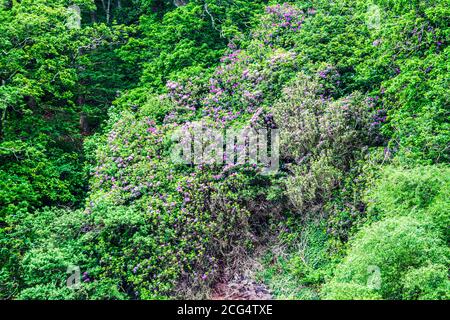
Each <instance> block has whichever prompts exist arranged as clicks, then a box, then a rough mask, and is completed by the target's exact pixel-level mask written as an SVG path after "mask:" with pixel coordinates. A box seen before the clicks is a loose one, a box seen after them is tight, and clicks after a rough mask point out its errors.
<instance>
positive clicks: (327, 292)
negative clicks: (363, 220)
mask: <svg viewBox="0 0 450 320" xmlns="http://www.w3.org/2000/svg"><path fill="white" fill-rule="evenodd" d="M448 257H449V250H448V248H447V247H446V246H445V244H444V242H443V241H442V240H441V239H440V237H439V234H437V233H436V232H435V231H434V230H432V229H431V228H430V227H429V226H428V225H427V223H426V222H423V221H419V220H417V219H414V218H412V217H395V218H386V219H384V220H382V221H379V222H375V223H373V224H372V225H370V226H367V227H365V228H363V229H362V230H361V231H360V232H359V233H358V234H357V236H356V238H355V239H354V240H353V241H352V242H351V246H350V249H349V253H348V255H347V256H346V257H345V259H344V261H343V262H342V263H341V264H340V265H339V266H338V267H337V269H336V272H335V275H334V277H333V278H332V279H331V280H330V281H329V282H328V283H327V284H326V285H325V286H324V288H323V292H322V294H323V296H324V298H326V299H334V298H338V297H340V296H341V294H340V292H341V290H340V289H339V287H341V286H342V285H343V284H351V285H357V286H369V287H370V285H371V281H372V280H373V278H372V275H373V273H371V272H372V271H373V270H375V269H377V270H379V271H380V273H379V276H380V278H379V279H378V280H379V284H380V286H379V288H378V287H377V286H375V287H373V286H372V288H373V289H374V290H376V293H377V294H378V295H379V296H380V297H382V298H383V299H401V298H402V297H403V294H404V292H405V290H406V289H405V283H402V279H404V278H405V277H407V279H410V276H408V274H410V275H411V274H412V273H411V272H412V271H411V270H419V269H420V268H423V267H425V266H428V265H429V264H430V263H433V264H442V265H447V264H448ZM415 274H416V275H419V274H422V275H423V276H425V275H426V273H425V272H422V273H420V272H416V273H415ZM426 279H429V277H428V278H427V277H424V278H420V280H417V281H418V282H417V283H422V285H421V286H422V287H424V286H433V284H432V283H429V282H428V280H426ZM375 280H377V279H375ZM423 282H425V283H423ZM407 283H408V286H411V284H409V282H408V281H407ZM358 288H359V287H358ZM408 290H409V289H408ZM359 294H360V291H359V290H356V291H355V292H349V294H348V295H347V297H349V296H351V297H352V298H354V299H359V298H360V296H359ZM364 296H365V294H364V295H363V297H364Z"/></svg>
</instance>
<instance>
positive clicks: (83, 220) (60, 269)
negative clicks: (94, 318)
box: [0, 0, 450, 299]
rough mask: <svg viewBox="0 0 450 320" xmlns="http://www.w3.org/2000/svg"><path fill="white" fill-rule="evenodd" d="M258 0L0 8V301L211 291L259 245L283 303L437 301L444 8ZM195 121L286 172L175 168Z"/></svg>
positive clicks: (380, 0) (443, 276) (442, 240)
mask: <svg viewBox="0 0 450 320" xmlns="http://www.w3.org/2000/svg"><path fill="white" fill-rule="evenodd" d="M267 2H268V1H264V0H258V1H246V0H237V1H231V0H192V1H172V0H121V1H112V0H111V1H110V0H105V1H100V0H95V1H91V0H77V1H65V0H53V1H49V0H22V1H2V2H1V4H0V20H1V21H2V23H1V25H0V51H1V52H2V54H1V55H0V298H2V299H167V298H174V297H182V298H194V297H195V298H204V297H208V293H209V292H210V290H211V287H212V286H214V285H215V284H216V283H217V281H218V279H221V280H222V279H223V278H227V277H230V276H231V275H233V274H234V273H235V272H240V268H241V267H242V265H244V264H245V261H243V260H245V257H247V256H251V255H252V254H253V253H254V249H255V248H258V249H260V248H267V249H268V250H267V251H269V252H267V253H266V254H265V255H264V258H263V266H264V268H263V270H261V272H260V273H259V278H260V280H262V281H264V282H266V283H267V284H268V285H269V286H270V287H271V289H272V291H273V294H274V295H275V297H279V298H280V297H281V298H293V299H318V298H326V299H448V298H449V281H448V258H449V255H448V254H449V252H448V246H446V244H447V245H448V241H449V233H448V231H449V230H448V226H449V223H450V220H449V212H450V208H449V200H448V199H449V198H450V195H449V192H448V190H449V177H450V175H449V174H450V173H449V169H448V166H447V163H448V161H449V148H448V144H449V140H450V137H449V132H450V130H449V122H448V119H449V112H448V105H449V101H448V98H449V95H448V86H449V83H448V73H449V72H448V71H449V70H448V62H447V61H448V55H449V49H448V36H449V27H448V16H449V13H450V11H449V6H448V1H447V0H437V1H432V2H430V1H425V0H414V1H403V0H375V1H372V2H367V1H362V0H343V1H334V2H330V1H328V0H319V1H292V2H288V3H278V2H277V1H270V2H269V5H266V3H267ZM69 5H78V6H79V7H80V8H81V25H80V26H79V27H78V26H77V25H74V24H70V23H68V22H69V20H70V17H69V11H68V9H67V7H68V6H69ZM196 123H201V124H202V126H204V128H205V129H218V130H225V129H226V130H232V129H241V128H254V129H279V130H280V138H281V139H280V140H281V141H280V151H281V159H280V160H281V161H280V171H279V172H278V173H275V174H271V175H262V174H261V170H262V169H264V168H263V167H262V166H258V165H257V166H253V165H249V164H243V165H241V164H237V165H234V164H232V165H222V164H211V163H207V161H203V162H202V161H197V160H201V159H194V160H196V162H195V164H189V163H179V162H176V161H174V157H173V152H174V149H175V148H176V143H177V141H176V140H177V139H176V137H177V135H179V133H180V132H193V130H194V124H196ZM225 158H226V157H225ZM203 160H205V159H203ZM89 172H90V173H91V175H92V176H91V178H89V177H88V173H89ZM349 239H350V241H349ZM71 266H77V267H79V268H80V271H81V275H80V277H81V278H80V280H81V284H80V286H79V287H76V288H74V287H68V286H67V282H66V281H67V279H68V276H69V274H68V273H67V272H68V271H67V270H68V268H69V267H71ZM377 270H379V271H380V274H379V275H380V277H381V282H380V283H379V284H380V286H377V284H378V282H377V278H376V276H377V272H378V271H377ZM374 277H375V278H374Z"/></svg>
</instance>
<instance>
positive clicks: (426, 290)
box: [402, 264, 450, 300]
mask: <svg viewBox="0 0 450 320" xmlns="http://www.w3.org/2000/svg"><path fill="white" fill-rule="evenodd" d="M402 283H403V296H402V298H403V299H404V300H448V299H449V298H450V280H449V279H448V268H447V266H446V265H436V264H435V265H433V264H432V265H428V266H424V267H422V268H418V269H412V270H410V271H408V272H407V273H406V275H405V276H404V278H403V279H402Z"/></svg>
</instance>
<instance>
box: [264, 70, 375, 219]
mask: <svg viewBox="0 0 450 320" xmlns="http://www.w3.org/2000/svg"><path fill="white" fill-rule="evenodd" d="M320 88H321V86H320V85H319V83H318V81H317V79H316V78H313V77H307V76H305V75H304V74H302V73H300V74H298V76H297V78H296V79H295V80H294V81H293V83H292V84H290V85H289V86H287V87H286V88H285V89H284V96H283V97H282V98H281V99H280V100H279V101H278V102H277V103H276V104H275V105H274V106H273V114H274V120H275V123H276V124H277V126H278V127H279V129H280V152H281V156H282V157H283V158H284V160H285V161H286V162H290V167H289V169H290V170H291V171H292V173H293V175H292V176H291V177H289V178H288V180H287V182H286V186H287V194H288V197H289V198H290V199H291V202H292V203H293V204H294V206H295V207H296V209H297V210H299V211H305V208H308V207H309V208H311V207H312V206H313V205H315V204H316V205H317V204H320V203H324V202H325V201H327V200H329V198H330V196H331V194H332V191H333V190H334V189H335V187H336V186H337V185H338V184H339V183H340V180H341V177H342V175H343V173H344V172H346V171H348V170H349V169H350V168H351V166H352V165H353V164H354V161H355V159H357V158H358V155H359V154H360V153H361V149H363V150H364V148H365V147H366V146H368V145H369V144H370V141H369V137H370V129H369V128H370V126H369V123H370V111H369V106H368V104H367V103H366V102H365V101H364V99H363V96H362V95H360V94H354V95H352V96H349V97H347V98H344V99H340V100H337V101H333V100H332V99H331V98H324V97H320Z"/></svg>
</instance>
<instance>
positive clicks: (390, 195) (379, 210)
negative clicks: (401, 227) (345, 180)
mask: <svg viewBox="0 0 450 320" xmlns="http://www.w3.org/2000/svg"><path fill="white" fill-rule="evenodd" d="M449 190H450V171H449V168H447V167H443V166H418V167H415V168H413V169H400V168H386V169H384V170H383V174H382V176H381V178H380V179H379V180H378V181H377V183H376V185H375V186H374V187H373V190H371V191H370V192H369V195H368V197H367V198H368V199H367V201H368V203H369V209H371V210H373V212H374V214H376V215H378V216H380V217H392V216H413V217H417V218H419V219H424V218H425V219H426V218H429V222H430V223H433V224H435V225H436V226H437V227H438V228H439V229H440V231H441V232H442V233H443V235H444V236H445V239H447V241H448V240H449V233H448V232H449V230H448V226H449V225H450V207H449V205H450V204H449V201H448V199H449V198H450V195H449Z"/></svg>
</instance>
